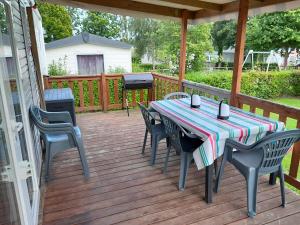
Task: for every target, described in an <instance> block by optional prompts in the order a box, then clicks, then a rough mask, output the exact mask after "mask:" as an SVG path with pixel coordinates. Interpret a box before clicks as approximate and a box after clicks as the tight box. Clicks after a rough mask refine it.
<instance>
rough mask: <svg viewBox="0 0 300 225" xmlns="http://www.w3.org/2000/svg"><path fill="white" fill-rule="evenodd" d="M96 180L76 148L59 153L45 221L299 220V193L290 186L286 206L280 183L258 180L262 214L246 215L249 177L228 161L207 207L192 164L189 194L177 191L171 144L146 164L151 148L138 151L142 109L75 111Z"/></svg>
mask: <svg viewBox="0 0 300 225" xmlns="http://www.w3.org/2000/svg"><path fill="white" fill-rule="evenodd" d="M77 119H78V123H79V125H80V127H81V130H82V132H83V136H84V143H85V146H86V154H87V158H88V162H89V166H90V172H91V177H90V179H89V180H85V179H84V177H83V176H82V170H81V166H80V162H79V156H78V154H77V152H76V151H74V150H70V151H67V152H64V153H62V154H60V155H59V156H57V157H56V158H55V160H54V163H53V164H52V169H51V172H52V173H51V174H52V180H51V181H50V182H49V184H48V186H47V188H46V193H45V201H44V213H43V224H44V225H46V224H60V225H62V224H65V225H70V224H99V225H105V224H153V223H155V224H172V225H174V224H178V225H185V224H201V225H204V224H209V225H211V224H300V222H299V221H300V197H299V196H297V195H296V194H294V193H293V192H291V191H289V190H286V198H287V202H288V203H287V207H286V208H281V207H280V206H279V205H280V203H281V199H280V189H279V186H278V185H274V186H270V185H268V179H267V177H263V178H261V179H260V184H259V188H258V192H259V193H258V201H257V216H256V217H255V218H254V219H249V218H247V212H246V210H247V208H246V191H245V181H244V179H243V177H242V176H241V175H239V173H238V172H237V171H236V170H235V169H234V168H233V167H232V166H229V165H228V166H227V167H226V171H225V175H224V179H223V181H222V186H221V190H220V193H219V194H214V196H213V203H212V204H206V203H205V202H204V201H203V200H202V198H203V196H204V178H205V176H204V175H205V174H204V171H197V170H196V168H195V166H194V165H192V166H191V169H190V171H189V175H188V179H187V187H186V189H185V191H183V192H180V191H178V190H177V181H178V173H179V157H178V156H176V155H175V154H173V155H172V158H171V160H170V164H169V173H168V174H167V175H164V174H162V171H161V169H162V162H163V160H164V157H165V152H166V144H165V143H161V144H160V145H159V152H158V155H157V159H158V160H157V164H156V165H155V166H154V167H151V166H149V163H148V162H149V159H150V154H149V145H148V146H147V149H146V154H145V155H144V156H142V155H141V147H142V142H143V136H144V129H145V127H144V123H143V121H142V117H141V115H140V113H139V111H132V110H131V112H130V117H129V118H128V117H127V115H126V112H125V111H114V112H109V113H101V112H100V113H87V114H79V115H77Z"/></svg>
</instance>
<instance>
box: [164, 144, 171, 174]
mask: <svg viewBox="0 0 300 225" xmlns="http://www.w3.org/2000/svg"><path fill="white" fill-rule="evenodd" d="M170 152H171V145H169V146H168V150H167V155H166V159H165V165H164V174H166V173H167V171H168V162H169V156H170Z"/></svg>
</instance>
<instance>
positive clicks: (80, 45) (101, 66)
mask: <svg viewBox="0 0 300 225" xmlns="http://www.w3.org/2000/svg"><path fill="white" fill-rule="evenodd" d="M45 48H46V60H47V66H48V67H49V65H51V64H53V62H54V63H56V64H57V63H61V64H63V65H64V66H65V69H66V71H67V73H68V74H79V75H88V74H100V73H107V72H110V71H114V70H116V69H120V68H122V69H123V70H125V71H126V72H131V71H132V63H131V49H132V45H129V44H127V43H124V42H121V41H116V40H111V39H108V38H105V37H100V36H97V35H93V34H89V33H85V32H83V33H81V34H79V35H77V36H73V37H68V38H64V39H61V40H57V41H53V42H50V43H47V44H46V45H45Z"/></svg>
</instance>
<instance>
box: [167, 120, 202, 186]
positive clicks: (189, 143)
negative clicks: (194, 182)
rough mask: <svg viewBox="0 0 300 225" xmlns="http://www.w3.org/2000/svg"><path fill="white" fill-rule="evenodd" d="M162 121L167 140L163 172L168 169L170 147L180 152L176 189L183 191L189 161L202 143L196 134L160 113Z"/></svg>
mask: <svg viewBox="0 0 300 225" xmlns="http://www.w3.org/2000/svg"><path fill="white" fill-rule="evenodd" d="M161 119H162V122H163V124H164V126H165V130H166V134H167V137H168V140H169V145H168V151H167V156H166V159H165V165H164V173H166V172H167V169H168V161H169V156H170V151H171V147H172V146H173V147H174V149H175V151H176V152H178V151H179V152H180V175H179V182H178V189H179V190H181V191H183V190H184V188H185V180H186V177H187V174H188V169H189V166H190V163H191V161H192V159H193V152H194V150H196V149H197V148H199V146H200V145H201V144H202V143H203V141H202V140H201V139H200V138H199V137H198V136H196V135H194V134H191V133H188V132H187V131H186V130H185V129H184V128H183V127H181V126H180V125H179V124H177V123H176V122H174V121H173V120H172V119H170V118H168V117H166V116H164V115H161Z"/></svg>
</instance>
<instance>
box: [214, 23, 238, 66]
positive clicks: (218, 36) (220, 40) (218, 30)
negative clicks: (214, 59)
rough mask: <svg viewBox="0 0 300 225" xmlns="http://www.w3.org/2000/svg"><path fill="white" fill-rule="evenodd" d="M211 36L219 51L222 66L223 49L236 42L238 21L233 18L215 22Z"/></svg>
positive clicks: (219, 63) (219, 60) (219, 61)
mask: <svg viewBox="0 0 300 225" xmlns="http://www.w3.org/2000/svg"><path fill="white" fill-rule="evenodd" d="M211 36H212V41H213V45H214V48H215V49H216V51H217V52H218V67H220V66H221V63H222V61H223V57H222V55H223V50H224V49H227V48H229V47H233V46H234V44H235V36H236V22H235V21H232V20H230V21H218V22H215V23H214V24H213V27H212V29H211Z"/></svg>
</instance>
